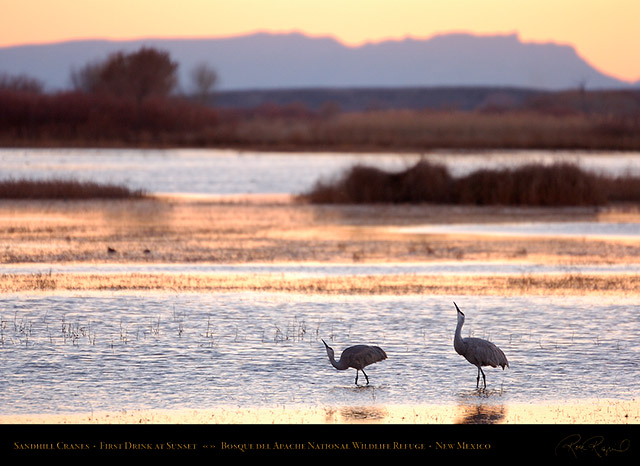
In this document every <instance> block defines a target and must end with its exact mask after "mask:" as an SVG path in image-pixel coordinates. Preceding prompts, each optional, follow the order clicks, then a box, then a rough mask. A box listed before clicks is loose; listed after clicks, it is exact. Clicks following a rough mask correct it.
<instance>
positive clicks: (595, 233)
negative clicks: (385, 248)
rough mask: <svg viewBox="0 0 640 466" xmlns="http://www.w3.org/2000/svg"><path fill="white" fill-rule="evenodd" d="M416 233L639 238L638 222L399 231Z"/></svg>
mask: <svg viewBox="0 0 640 466" xmlns="http://www.w3.org/2000/svg"><path fill="white" fill-rule="evenodd" d="M399 231H401V232H404V233H410V234H416V233H422V234H456V233H457V234H483V235H499V236H538V237H540V236H541V237H578V238H618V239H624V238H631V239H637V238H638V237H640V224H639V223H631V222H629V223H625V222H518V223H490V224H477V223H471V224H455V225H453V224H449V225H418V226H413V227H405V228H401V229H399Z"/></svg>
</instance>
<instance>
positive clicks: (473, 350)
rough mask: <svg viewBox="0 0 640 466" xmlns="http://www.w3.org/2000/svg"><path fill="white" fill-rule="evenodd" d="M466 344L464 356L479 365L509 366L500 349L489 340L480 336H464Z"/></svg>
mask: <svg viewBox="0 0 640 466" xmlns="http://www.w3.org/2000/svg"><path fill="white" fill-rule="evenodd" d="M465 343H466V344H467V348H466V354H465V355H464V356H465V358H467V360H468V361H469V362H470V363H471V364H475V365H480V366H491V367H498V366H500V367H502V368H503V369H504V368H505V366H506V367H509V361H507V357H506V356H505V355H504V353H503V352H502V350H501V349H500V348H498V347H497V346H496V345H495V344H493V343H491V342H490V341H487V340H483V339H481V338H465Z"/></svg>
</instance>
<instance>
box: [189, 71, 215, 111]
mask: <svg viewBox="0 0 640 466" xmlns="http://www.w3.org/2000/svg"><path fill="white" fill-rule="evenodd" d="M191 81H192V84H193V87H194V89H195V93H196V95H197V96H198V98H199V99H200V100H201V101H202V102H203V103H204V102H206V101H207V99H208V98H209V96H210V95H211V92H212V90H213V88H214V87H215V85H216V84H217V82H218V73H216V71H215V70H214V69H213V68H211V67H210V66H209V65H207V64H206V63H200V64H198V65H196V66H195V67H194V68H193V70H192V71H191Z"/></svg>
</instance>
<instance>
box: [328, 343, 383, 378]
mask: <svg viewBox="0 0 640 466" xmlns="http://www.w3.org/2000/svg"><path fill="white" fill-rule="evenodd" d="M322 343H324V346H325V348H326V349H327V355H328V356H329V361H330V362H331V365H332V366H333V367H335V368H336V369H338V370H340V371H343V370H346V369H349V368H352V369H355V370H356V382H355V383H356V385H357V384H358V371H362V373H363V374H364V377H365V379H367V385H369V377H368V376H367V373H366V372H365V371H364V368H365V367H367V366H368V365H370V364H373V363H375V362H378V361H382V360H383V359H387V353H385V352H384V351H383V350H382V348H380V347H378V346H369V345H355V346H350V347H349V348H347V349H345V350H344V351H343V352H342V354H341V355H340V360H338V361H336V360H335V356H334V352H333V348H331V347H330V346H329V345H327V343H326V342H325V341H324V340H322Z"/></svg>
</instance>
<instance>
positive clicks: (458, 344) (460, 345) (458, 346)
mask: <svg viewBox="0 0 640 466" xmlns="http://www.w3.org/2000/svg"><path fill="white" fill-rule="evenodd" d="M463 325H464V314H463V313H462V312H460V311H458V325H456V333H455V334H454V337H453V347H454V348H455V350H456V352H457V353H458V354H462V353H463V352H464V349H465V344H464V340H463V339H462V326H463Z"/></svg>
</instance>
